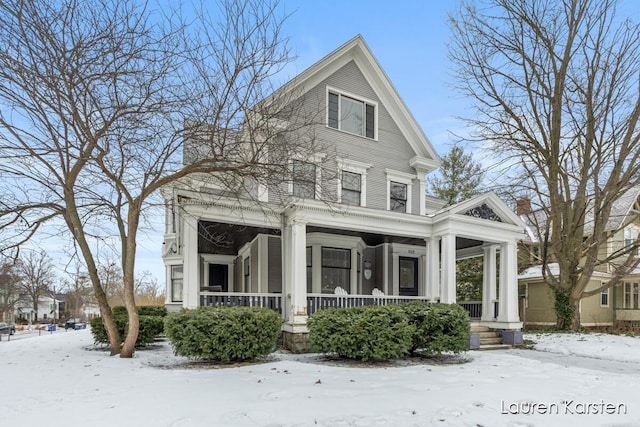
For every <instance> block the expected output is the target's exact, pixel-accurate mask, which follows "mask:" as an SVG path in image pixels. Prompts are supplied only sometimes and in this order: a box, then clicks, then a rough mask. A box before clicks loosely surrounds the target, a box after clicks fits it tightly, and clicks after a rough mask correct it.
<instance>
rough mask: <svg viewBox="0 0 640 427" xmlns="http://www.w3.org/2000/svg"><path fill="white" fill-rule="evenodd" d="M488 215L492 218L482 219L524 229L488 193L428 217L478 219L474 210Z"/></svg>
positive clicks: (503, 204) (509, 212) (501, 204)
mask: <svg viewBox="0 0 640 427" xmlns="http://www.w3.org/2000/svg"><path fill="white" fill-rule="evenodd" d="M477 208H480V210H481V211H484V212H486V213H488V214H489V215H490V216H492V218H483V219H485V220H489V221H496V222H502V223H505V224H509V225H516V226H518V227H519V228H521V229H524V228H525V223H524V222H523V221H522V220H521V219H520V217H518V215H516V214H515V213H514V212H513V211H512V210H511V209H509V207H508V206H507V205H506V204H505V203H504V202H503V201H502V200H501V199H500V198H499V197H498V196H497V195H496V193H494V192H493V191H488V192H486V193H482V194H479V195H477V196H475V197H472V198H470V199H467V200H465V201H462V202H460V203H456V204H455V205H451V206H448V207H446V208H443V209H440V210H439V211H437V212H434V213H432V214H431V215H429V216H432V217H434V218H438V217H442V216H452V215H466V216H471V217H480V216H478V215H477V214H476V213H477V211H476V209H477Z"/></svg>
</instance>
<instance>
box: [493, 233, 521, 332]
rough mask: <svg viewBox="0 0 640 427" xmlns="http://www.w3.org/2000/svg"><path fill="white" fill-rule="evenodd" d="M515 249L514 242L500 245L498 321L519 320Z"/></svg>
mask: <svg viewBox="0 0 640 427" xmlns="http://www.w3.org/2000/svg"><path fill="white" fill-rule="evenodd" d="M516 251H517V249H516V243H515V242H505V243H502V244H501V245H500V299H499V303H498V322H519V321H520V317H519V316H518V273H517V262H518V256H517V252H516Z"/></svg>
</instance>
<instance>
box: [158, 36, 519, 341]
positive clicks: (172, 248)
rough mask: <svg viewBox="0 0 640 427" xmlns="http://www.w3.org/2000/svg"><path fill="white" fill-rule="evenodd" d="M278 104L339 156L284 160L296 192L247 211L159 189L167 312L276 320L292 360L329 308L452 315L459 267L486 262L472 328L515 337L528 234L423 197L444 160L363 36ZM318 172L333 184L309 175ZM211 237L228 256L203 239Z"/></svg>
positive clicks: (474, 205) (473, 209) (289, 189)
mask: <svg viewBox="0 0 640 427" xmlns="http://www.w3.org/2000/svg"><path fill="white" fill-rule="evenodd" d="M281 90H283V91H290V93H293V94H295V97H296V99H297V100H298V101H300V100H302V102H303V103H307V107H308V108H320V109H321V111H320V113H321V114H320V117H321V120H320V121H319V123H316V124H314V125H313V126H314V129H313V131H314V135H315V137H316V138H318V140H320V141H323V142H325V145H324V146H325V147H327V146H330V147H331V149H332V150H331V151H332V153H334V154H333V155H332V156H327V155H326V153H324V152H322V153H316V155H315V156H313V157H312V158H310V159H304V160H303V159H289V163H290V165H291V167H292V169H294V172H295V171H296V170H297V171H298V172H299V173H298V174H296V175H294V177H293V179H292V181H291V182H289V183H287V184H283V185H282V186H281V187H280V188H269V187H268V186H265V185H260V184H261V183H257V184H258V185H256V186H254V187H255V188H258V189H259V190H256V191H260V194H259V195H258V196H256V195H254V197H247V200H246V202H242V201H240V202H239V201H238V199H234V198H229V199H225V197H223V196H220V194H219V193H215V192H213V191H209V190H208V187H207V186H206V185H204V184H203V185H202V186H200V187H197V186H194V185H189V186H186V185H181V184H177V185H175V186H172V187H171V188H165V189H164V191H163V195H164V197H165V202H166V206H167V215H166V218H167V223H166V234H165V239H164V245H163V259H164V263H165V265H166V283H167V293H166V295H167V301H166V305H167V307H168V308H169V309H170V310H172V309H178V308H181V307H185V308H194V307H198V306H207V305H262V306H267V307H271V308H273V309H275V310H278V311H279V312H281V313H282V315H283V317H284V324H283V336H284V342H285V345H287V346H288V347H290V348H291V347H296V345H297V344H298V343H299V342H300V341H303V340H304V339H305V333H306V332H307V328H306V321H307V318H308V316H309V315H311V314H312V313H313V312H314V311H316V310H320V309H323V308H326V307H332V306H354V305H365V304H386V303H394V302H400V301H406V300H413V299H420V300H429V301H439V302H442V303H455V302H456V268H455V265H456V260H458V259H461V258H465V257H472V256H484V289H483V295H484V296H483V301H482V303H481V304H479V305H478V306H477V307H468V309H470V310H476V311H475V312H473V311H471V314H472V317H475V318H477V319H476V320H477V321H478V322H479V323H481V324H482V325H485V326H489V327H490V328H493V329H496V330H519V329H520V328H521V327H522V323H521V322H520V319H519V317H518V295H517V277H516V275H517V256H516V248H517V242H518V240H519V239H521V238H522V235H523V231H524V224H523V223H522V221H521V220H520V218H518V216H516V215H515V214H514V213H513V212H512V211H511V209H509V207H508V206H506V205H505V204H504V203H503V202H502V201H501V200H500V199H499V198H498V197H497V196H496V195H495V194H493V193H491V192H489V193H486V194H482V195H480V196H477V197H475V198H473V199H470V200H467V201H465V202H462V203H459V204H457V205H454V206H450V207H448V208H442V206H443V203H442V202H440V201H438V200H434V199H433V198H431V197H427V196H426V195H425V175H426V174H428V173H430V172H432V171H433V170H435V169H436V168H437V167H438V166H439V165H440V159H439V157H438V155H437V154H436V152H435V150H434V148H433V147H432V145H431V143H430V142H429V139H428V138H427V137H426V135H425V134H424V133H423V131H422V129H421V128H420V126H419V125H418V123H417V122H416V121H415V119H414V117H413V115H412V114H411V112H410V111H409V110H408V109H407V107H406V105H405V104H404V102H403V101H402V99H401V98H400V96H399V94H398V93H397V92H396V90H395V88H394V87H393V85H392V83H391V82H390V81H389V79H388V77H387V75H386V74H385V72H384V71H383V70H382V68H381V67H380V65H379V64H378V61H377V60H376V58H375V57H374V56H373V54H372V52H371V51H370V50H369V48H368V46H367V45H366V43H365V41H364V40H363V38H362V37H361V36H356V37H354V38H353V39H351V40H349V41H348V42H347V43H345V44H344V45H343V46H341V47H339V48H338V49H337V50H335V51H334V52H332V53H330V54H329V55H327V56H326V57H324V58H323V59H322V60H320V61H319V62H317V63H316V64H314V65H313V66H311V67H310V68H309V69H307V70H306V71H304V72H303V73H301V74H300V75H299V76H297V77H296V78H295V79H294V80H293V81H292V82H290V83H289V84H287V85H285V86H284V88H283V89H281ZM318 106H319V107H318ZM334 157H335V158H334ZM328 159H330V160H328ZM322 162H323V167H324V168H326V167H327V163H328V162H329V163H331V164H330V165H329V166H330V167H332V168H333V170H334V171H335V177H334V179H324V178H323V176H321V172H320V170H321V168H320V167H319V166H318V168H317V169H316V165H319V164H320V163H322ZM325 170H326V169H325ZM320 183H322V185H320ZM194 188H199V190H195V189H194ZM321 192H322V194H320V193H321ZM283 193H284V195H285V196H284V197H282V194H283ZM258 200H259V201H258ZM211 230H215V231H216V233H221V234H224V236H225V239H224V243H220V242H219V241H217V240H216V239H208V238H207V235H209V234H211ZM498 253H499V254H500V265H499V270H500V271H499V272H498V267H497V262H496V255H497V254H498ZM498 273H499V277H500V280H501V284H500V286H499V288H500V292H499V295H498V294H497V293H496V289H497V285H496V282H497V277H498Z"/></svg>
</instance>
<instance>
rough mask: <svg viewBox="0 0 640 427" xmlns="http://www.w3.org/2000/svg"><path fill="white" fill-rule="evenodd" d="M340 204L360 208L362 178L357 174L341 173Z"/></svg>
mask: <svg viewBox="0 0 640 427" xmlns="http://www.w3.org/2000/svg"><path fill="white" fill-rule="evenodd" d="M341 190H342V203H345V204H347V205H354V206H360V204H361V203H360V200H361V195H362V177H361V175H360V174H359V173H354V172H347V171H342V189H341Z"/></svg>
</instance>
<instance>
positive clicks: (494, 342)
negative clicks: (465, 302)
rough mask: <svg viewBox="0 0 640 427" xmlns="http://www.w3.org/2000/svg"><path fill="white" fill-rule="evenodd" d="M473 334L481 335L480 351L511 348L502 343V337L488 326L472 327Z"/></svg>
mask: <svg viewBox="0 0 640 427" xmlns="http://www.w3.org/2000/svg"><path fill="white" fill-rule="evenodd" d="M471 332H472V333H476V334H478V335H480V348H478V350H503V349H508V348H511V346H510V345H507V344H503V343H502V335H500V333H499V332H495V331H493V330H491V329H490V328H488V327H486V326H478V325H472V326H471Z"/></svg>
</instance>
